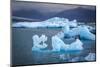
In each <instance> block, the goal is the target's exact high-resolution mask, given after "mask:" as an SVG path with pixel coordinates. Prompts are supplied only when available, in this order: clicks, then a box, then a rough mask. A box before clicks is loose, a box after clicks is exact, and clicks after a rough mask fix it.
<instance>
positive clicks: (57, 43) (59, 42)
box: [52, 36, 65, 51]
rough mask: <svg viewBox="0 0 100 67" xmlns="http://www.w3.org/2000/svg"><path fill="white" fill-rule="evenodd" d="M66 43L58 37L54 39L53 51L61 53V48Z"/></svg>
mask: <svg viewBox="0 0 100 67" xmlns="http://www.w3.org/2000/svg"><path fill="white" fill-rule="evenodd" d="M64 45H65V43H64V42H63V41H62V40H61V39H60V38H59V37H57V36H53V37H52V48H53V49H52V51H60V49H61V46H64Z"/></svg>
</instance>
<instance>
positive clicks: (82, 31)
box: [79, 25, 95, 40]
mask: <svg viewBox="0 0 100 67" xmlns="http://www.w3.org/2000/svg"><path fill="white" fill-rule="evenodd" d="M79 35H80V38H83V39H89V40H95V35H94V34H93V33H91V32H90V31H89V29H88V28H87V27H86V26H85V25H83V26H79Z"/></svg>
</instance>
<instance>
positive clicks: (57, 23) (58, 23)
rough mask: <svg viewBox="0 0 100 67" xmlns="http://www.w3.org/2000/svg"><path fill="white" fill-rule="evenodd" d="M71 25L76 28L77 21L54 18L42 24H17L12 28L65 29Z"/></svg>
mask: <svg viewBox="0 0 100 67" xmlns="http://www.w3.org/2000/svg"><path fill="white" fill-rule="evenodd" d="M66 23H67V24H69V26H70V27H76V26H77V21H76V20H73V21H69V20H68V19H66V18H59V17H53V18H50V19H48V20H45V21H41V22H17V23H13V24H12V27H26V28H37V27H64V26H65V24H66Z"/></svg>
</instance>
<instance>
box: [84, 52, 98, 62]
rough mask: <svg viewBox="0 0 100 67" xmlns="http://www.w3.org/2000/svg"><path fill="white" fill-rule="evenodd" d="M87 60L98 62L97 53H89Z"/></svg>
mask: <svg viewBox="0 0 100 67" xmlns="http://www.w3.org/2000/svg"><path fill="white" fill-rule="evenodd" d="M85 60H87V61H94V60H96V55H95V53H89V54H88V55H87V56H86V57H85Z"/></svg>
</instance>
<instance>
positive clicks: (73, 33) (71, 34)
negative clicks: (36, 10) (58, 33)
mask: <svg viewBox="0 0 100 67" xmlns="http://www.w3.org/2000/svg"><path fill="white" fill-rule="evenodd" d="M66 35H67V36H69V37H76V36H78V35H79V29H78V28H72V29H71V30H70V31H69V32H68V34H66ZM66 35H65V36H66Z"/></svg>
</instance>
